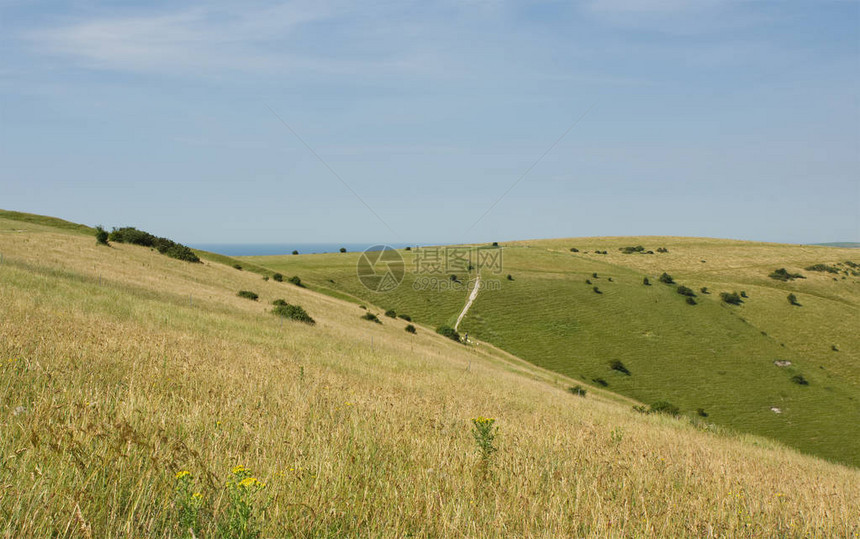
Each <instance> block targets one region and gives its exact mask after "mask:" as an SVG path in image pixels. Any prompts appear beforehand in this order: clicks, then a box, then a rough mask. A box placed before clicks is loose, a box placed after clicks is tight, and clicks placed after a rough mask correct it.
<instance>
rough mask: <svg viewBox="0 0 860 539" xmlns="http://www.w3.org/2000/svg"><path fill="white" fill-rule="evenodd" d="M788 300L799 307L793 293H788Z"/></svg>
mask: <svg viewBox="0 0 860 539" xmlns="http://www.w3.org/2000/svg"><path fill="white" fill-rule="evenodd" d="M788 302H789V303H791V304H792V305H795V306H797V307H800V303H799V302H798V301H797V296H795V295H794V294H789V295H788Z"/></svg>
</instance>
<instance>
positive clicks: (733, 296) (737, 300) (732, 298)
mask: <svg viewBox="0 0 860 539" xmlns="http://www.w3.org/2000/svg"><path fill="white" fill-rule="evenodd" d="M720 299H721V300H723V301H724V302H726V303H728V304H730V305H740V304H741V303H743V300H741V297H740V296H739V295H738V293H737V292H720Z"/></svg>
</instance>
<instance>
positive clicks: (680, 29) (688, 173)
mask: <svg viewBox="0 0 860 539" xmlns="http://www.w3.org/2000/svg"><path fill="white" fill-rule="evenodd" d="M272 111H274V112H275V113H276V114H277V116H279V117H280V118H281V119H282V120H283V121H284V122H286V124H287V125H288V126H289V127H290V128H291V129H292V130H293V131H295V133H297V134H298V136H299V137H301V139H302V140H303V141H304V143H306V144H307V145H308V146H310V147H311V148H312V149H313V151H314V152H316V155H318V156H319V159H318V158H317V157H316V155H315V154H314V153H313V152H312V151H311V150H309V149H308V147H306V146H305V145H304V143H303V142H301V141H300V140H299V138H297V137H296V135H294V134H293V132H291V131H290V129H288V127H286V126H285V125H284V124H283V123H281V121H280V120H279V119H278V117H276V115H275V114H273V112H272ZM583 115H584V116H583ZM577 120H579V121H577ZM571 126H572V128H571ZM568 129H569V130H570V131H569V132H568V133H567V135H566V136H564V137H563V138H562V139H561V140H560V141H559V137H561V135H562V134H563V133H565V132H566V131H567V130H568ZM556 143H557V144H556ZM554 144H555V145H554ZM547 150H549V151H547ZM544 154H545V156H544V157H543V158H542V159H541V156H542V155H544ZM530 167H531V168H530ZM527 170H528V171H529V172H528V173H527V174H525V176H523V174H524V173H525V172H526V171H527ZM332 171H334V172H332ZM518 179H519V180H520V181H519V182H518V183H516V185H515V186H514V187H513V188H512V189H511V186H512V185H514V184H515V182H517V180H518ZM509 189H510V191H509V192H508V194H507V195H506V196H504V197H503V198H502V199H501V200H499V197H501V196H502V194H503V193H505V192H506V191H508V190H509ZM359 198H360V199H361V200H363V201H364V202H361V201H360V200H359ZM496 201H498V202H497V203H496ZM494 203H495V205H493V204H494ZM365 204H366V205H365ZM491 206H492V209H491V210H490V211H489V212H488V213H486V215H485V216H484V217H483V218H482V219H480V220H479V218H481V216H482V215H484V214H485V212H487V210H488V208H490V207H491ZM368 207H369V208H368ZM0 208H4V209H15V210H21V211H31V212H36V213H44V214H50V215H56V216H60V217H64V218H67V219H70V220H74V221H79V222H84V223H88V224H91V225H94V224H99V223H101V224H104V225H106V226H121V225H134V226H139V227H141V228H144V229H146V230H149V231H151V232H153V233H157V234H160V235H166V236H169V237H171V238H174V239H176V240H178V241H184V242H187V243H201V242H225V243H237V242H255V243H256V242H261V243H266V242H284V243H296V242H398V243H403V242H406V243H428V242H472V241H475V242H477V241H491V240H500V241H504V240H511V239H526V238H548V237H568V236H594V235H639V234H660V235H686V236H713V237H731V238H741V239H754V240H765V241H786V242H799V243H802V242H818V241H860V2H857V1H849V0H842V1H827V0H822V1H815V2H813V1H806V2H798V1H793V0H780V1H773V2H771V1H763V0H762V1H755V0H726V1H716V0H696V1H686V0H639V1H634V0H581V1H572V2H560V1H547V2H505V1H490V0H487V1H480V0H474V1H461V2H456V1H447V2H427V1H420V2H418V1H416V2H410V1H400V2H354V3H349V2H329V1H326V0H319V1H310V2H303V1H300V2H267V1H258V0H250V1H246V2H232V3H231V2H219V1H215V2H207V3H201V2H166V1H149V2H129V1H123V2H119V1H113V2H102V1H98V0H79V1H76V0H72V1H65V2H54V1H40V0H26V1H24V0H0Z"/></svg>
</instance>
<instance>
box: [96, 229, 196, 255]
mask: <svg viewBox="0 0 860 539" xmlns="http://www.w3.org/2000/svg"><path fill="white" fill-rule="evenodd" d="M108 239H109V240H110V241H113V242H116V243H131V244H133V245H140V246H143V247H151V248H153V249H155V250H157V251H158V252H159V253H161V254H163V255H165V256H169V257H171V258H176V259H177V260H182V261H184V262H195V263H197V262H200V258H199V257H198V256H197V255H196V254H194V251H193V250H191V248H190V247H186V246H185V245H182V244H180V243H176V242H175V241H173V240H169V239H167V238H159V237H158V236H153V235H152V234H150V233H149V232H144V231H142V230H138V229H136V228H134V227H130V226H127V227H122V228H114V229H113V230H112V231H111V233H110V234H109V235H108Z"/></svg>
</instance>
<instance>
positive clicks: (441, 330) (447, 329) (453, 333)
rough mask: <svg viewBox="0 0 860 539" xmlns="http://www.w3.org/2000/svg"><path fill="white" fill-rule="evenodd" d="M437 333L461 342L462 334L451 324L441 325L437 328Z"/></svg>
mask: <svg viewBox="0 0 860 539" xmlns="http://www.w3.org/2000/svg"><path fill="white" fill-rule="evenodd" d="M436 333H438V334H439V335H443V336H445V337H448V338H449V339H451V340H452V341H457V342H460V334H459V333H457V330H455V329H454V328H452V327H451V326H444V325H443V326H439V327H438V328H436Z"/></svg>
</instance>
